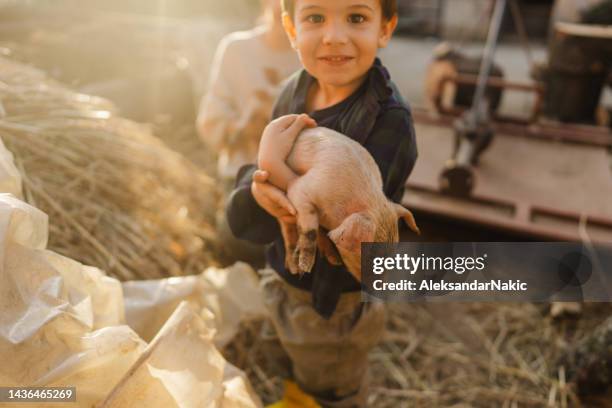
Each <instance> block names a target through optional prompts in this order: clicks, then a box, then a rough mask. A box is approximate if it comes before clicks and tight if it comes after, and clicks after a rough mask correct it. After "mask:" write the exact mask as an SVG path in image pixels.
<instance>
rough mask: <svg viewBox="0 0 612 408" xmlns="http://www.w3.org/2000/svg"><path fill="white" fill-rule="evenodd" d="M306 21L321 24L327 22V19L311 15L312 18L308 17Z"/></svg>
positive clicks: (318, 15)
mask: <svg viewBox="0 0 612 408" xmlns="http://www.w3.org/2000/svg"><path fill="white" fill-rule="evenodd" d="M306 21H308V22H309V23H313V24H320V23H322V22H323V21H325V19H324V18H323V16H322V15H320V14H311V15H310V16H308V17H306Z"/></svg>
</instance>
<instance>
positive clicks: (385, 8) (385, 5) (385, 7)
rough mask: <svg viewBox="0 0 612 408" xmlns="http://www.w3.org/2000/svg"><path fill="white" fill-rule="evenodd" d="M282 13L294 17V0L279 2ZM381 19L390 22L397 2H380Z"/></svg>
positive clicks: (390, 0) (384, 0)
mask: <svg viewBox="0 0 612 408" xmlns="http://www.w3.org/2000/svg"><path fill="white" fill-rule="evenodd" d="M281 3H282V5H283V11H285V12H287V13H288V14H289V15H290V16H291V17H292V18H293V16H294V15H295V14H294V13H295V0H281ZM380 6H381V7H382V14H383V17H384V18H385V19H387V20H391V19H392V18H393V16H394V15H396V14H397V0H380Z"/></svg>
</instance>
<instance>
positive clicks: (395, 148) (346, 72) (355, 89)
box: [227, 0, 417, 407]
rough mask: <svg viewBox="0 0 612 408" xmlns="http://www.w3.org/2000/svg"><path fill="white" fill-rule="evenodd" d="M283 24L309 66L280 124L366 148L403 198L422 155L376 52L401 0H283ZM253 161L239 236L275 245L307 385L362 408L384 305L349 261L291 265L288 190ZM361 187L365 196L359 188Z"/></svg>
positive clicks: (326, 399)
mask: <svg viewBox="0 0 612 408" xmlns="http://www.w3.org/2000/svg"><path fill="white" fill-rule="evenodd" d="M282 3H283V10H284V15H283V22H284V26H285V30H286V32H287V35H288V36H289V39H290V40H291V43H292V45H293V47H294V48H295V49H296V50H297V52H298V55H299V57H300V60H301V63H302V66H303V67H304V69H303V70H301V71H299V72H297V73H296V74H294V75H293V76H292V77H291V78H290V79H289V80H288V82H287V84H286V86H285V88H284V90H283V92H282V93H281V95H280V97H279V99H278V100H277V102H276V106H275V109H274V112H273V119H276V121H275V122H274V130H275V131H277V132H279V133H281V134H285V135H287V137H293V138H295V136H296V135H297V133H299V132H300V131H301V130H303V129H304V128H305V127H309V126H314V124H315V123H316V125H318V126H323V127H327V128H330V129H333V130H335V131H337V132H340V133H342V134H344V135H346V136H347V137H350V138H352V139H354V140H355V141H357V142H358V143H360V144H361V145H363V146H364V147H365V149H366V150H367V151H368V152H369V153H370V154H371V155H372V157H373V158H374V160H375V161H376V164H377V165H378V167H379V168H380V171H381V174H382V177H383V189H384V192H385V195H386V196H387V197H388V198H390V199H391V200H393V201H395V202H400V200H401V198H402V195H403V192H404V186H405V183H406V180H407V178H408V176H409V175H410V173H411V171H412V168H413V167H414V163H415V161H416V157H417V149H416V141H415V135H414V129H413V125H412V118H411V114H410V109H409V108H408V106H407V105H406V104H405V103H404V101H403V100H402V98H401V96H400V95H399V92H398V91H397V89H396V87H395V85H394V84H393V83H392V82H391V80H390V78H389V74H388V72H387V70H386V69H385V68H384V66H383V65H382V63H381V62H380V60H379V59H378V58H377V57H376V55H377V51H378V49H379V48H383V47H385V46H386V45H387V44H388V42H389V40H390V38H391V35H392V33H393V30H394V29H395V27H396V25H397V5H396V0H333V1H330V0H283V1H282ZM266 179H267V174H265V172H262V171H257V169H256V168H255V166H250V167H244V168H242V169H241V171H240V172H239V175H238V182H237V188H236V189H235V190H234V192H233V193H232V195H231V197H230V199H229V202H228V206H227V217H228V222H229V224H230V227H231V228H232V231H233V232H234V234H235V235H236V236H237V237H238V238H242V239H247V240H250V241H252V242H256V243H262V244H268V243H272V245H270V247H269V248H268V251H267V260H268V263H269V265H270V266H271V268H272V269H273V270H274V272H272V273H268V274H266V276H265V277H264V278H263V279H262V286H263V290H264V298H265V301H266V303H267V306H268V308H269V310H270V314H271V318H272V321H273V323H274V326H275V328H276V330H277V333H278V335H279V338H280V340H281V343H282V345H283V347H284V348H285V350H286V351H287V353H288V354H289V356H290V358H291V360H292V363H293V374H294V377H295V380H296V381H297V383H298V384H299V385H300V387H301V388H302V389H303V390H305V391H306V392H308V393H310V394H311V395H313V396H314V397H315V398H316V400H317V401H318V402H319V403H320V404H321V405H323V406H326V407H327V406H329V407H362V406H365V401H366V396H367V393H366V390H367V387H366V385H367V384H366V372H367V353H368V351H369V350H370V349H371V348H372V347H374V346H375V344H376V343H377V342H378V340H379V339H380V336H381V334H382V331H383V330H384V308H383V306H382V305H380V304H373V303H368V304H365V303H361V294H360V283H359V282H358V281H357V280H356V279H355V278H353V277H352V275H351V274H350V273H349V272H348V271H347V269H346V268H345V267H344V266H332V265H330V264H328V263H327V261H326V260H325V259H324V258H322V257H319V256H318V257H317V259H316V262H315V266H314V268H313V270H312V272H311V273H310V274H306V275H304V276H303V277H301V278H300V277H298V276H295V275H292V274H291V273H290V272H289V271H288V270H287V269H286V268H285V264H284V260H285V252H284V245H283V241H282V237H281V233H280V229H279V225H278V220H283V221H285V222H295V219H294V218H295V217H294V210H293V209H292V208H291V205H290V204H289V202H288V201H287V200H286V197H285V196H284V192H283V191H282V190H279V189H278V188H276V187H274V186H273V185H272V184H270V183H267V182H266ZM355 194H359V192H358V191H356V192H355Z"/></svg>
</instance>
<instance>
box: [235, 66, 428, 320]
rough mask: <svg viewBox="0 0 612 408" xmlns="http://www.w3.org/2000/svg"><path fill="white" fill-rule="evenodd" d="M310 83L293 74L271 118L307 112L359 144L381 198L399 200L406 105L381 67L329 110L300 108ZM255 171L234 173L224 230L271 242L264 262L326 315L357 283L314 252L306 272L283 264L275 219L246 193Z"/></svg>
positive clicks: (408, 138) (408, 131) (408, 140)
mask: <svg viewBox="0 0 612 408" xmlns="http://www.w3.org/2000/svg"><path fill="white" fill-rule="evenodd" d="M314 81H316V79H315V78H313V77H312V76H311V75H310V74H308V72H307V71H306V70H301V71H299V72H297V73H296V74H294V75H293V76H292V77H291V78H290V79H289V80H288V82H287V85H286V86H285V88H284V89H283V91H282V93H281V95H280V97H279V99H278V100H277V102H276V105H275V108H274V111H273V118H272V119H276V118H278V117H281V116H284V115H289V114H300V113H308V114H309V115H310V116H311V117H312V118H313V119H315V120H316V121H317V124H318V125H319V126H323V127H327V128H330V129H333V130H335V131H337V132H340V133H342V134H344V135H346V136H348V137H350V138H352V139H354V140H355V141H357V142H359V143H360V144H361V145H363V146H364V147H365V148H366V150H368V152H369V153H370V154H371V155H372V157H373V158H374V160H375V161H376V164H377V165H378V167H379V168H380V171H381V174H382V178H383V189H384V192H385V194H386V196H387V197H388V198H390V199H391V200H393V201H395V202H398V203H399V202H400V200H401V199H402V196H403V193H404V186H405V184H406V180H407V179H408V176H409V175H410V173H411V172H412V169H413V167H414V164H415V162H416V158H417V146H416V139H415V133H414V127H413V124H412V116H411V113H410V108H409V107H408V105H407V104H406V103H405V102H404V101H403V99H402V97H401V96H400V94H399V92H398V91H397V88H396V87H395V85H394V84H393V82H392V81H391V79H390V77H389V73H388V72H387V70H386V69H385V68H384V67H383V65H382V64H381V63H380V60H379V59H376V61H375V63H374V65H373V66H372V68H371V69H370V71H369V72H368V76H367V78H366V80H365V81H364V83H363V84H362V85H361V86H360V87H359V89H358V90H357V91H355V92H354V93H353V94H352V95H351V96H349V97H348V98H346V99H345V100H344V101H342V102H340V103H338V104H336V105H334V106H331V107H329V108H325V109H322V110H318V111H314V112H306V99H307V95H308V90H309V89H310V87H311V85H312V84H313V83H314ZM255 169H256V167H255V166H254V165H250V166H245V167H243V168H242V169H240V171H239V173H238V177H237V182H236V189H235V190H234V191H233V192H232V194H231V195H230V198H229V200H228V204H227V207H226V215H227V218H228V223H229V225H230V228H231V230H232V232H233V233H234V235H235V236H236V237H238V238H241V239H246V240H249V241H252V242H255V243H260V244H271V245H270V246H269V247H268V249H267V252H266V258H267V260H268V262H269V264H270V266H271V267H272V268H273V269H274V270H276V272H278V274H279V275H280V276H282V277H283V278H284V279H285V280H286V281H287V282H288V283H289V284H291V285H293V286H295V287H297V288H301V289H304V290H308V291H311V292H312V296H313V306H314V308H315V309H316V310H317V312H318V313H319V314H320V315H321V316H323V317H326V318H329V317H330V316H331V315H332V314H333V312H334V310H335V308H336V304H337V302H338V299H339V297H340V294H341V293H344V292H351V291H359V290H360V289H361V285H360V284H359V282H358V281H357V280H356V279H355V278H354V277H353V276H352V275H351V274H350V273H349V272H348V270H347V269H346V268H345V267H344V266H339V267H338V266H332V265H330V264H329V263H327V261H326V260H325V258H323V257H321V256H319V255H317V259H316V262H315V266H314V268H313V270H312V272H311V273H309V274H305V275H304V276H303V277H302V278H300V277H298V276H296V275H292V274H291V272H289V271H288V270H287V269H286V268H285V248H284V245H283V238H282V235H281V233H280V227H279V226H278V222H277V221H276V219H275V218H273V217H272V216H271V215H269V214H268V213H267V212H265V211H264V210H263V209H262V208H261V207H259V205H258V204H257V202H256V201H255V199H254V198H253V195H252V193H251V189H250V184H251V178H252V175H253V172H254V171H255ZM355 194H359V192H358V191H356V192H355Z"/></svg>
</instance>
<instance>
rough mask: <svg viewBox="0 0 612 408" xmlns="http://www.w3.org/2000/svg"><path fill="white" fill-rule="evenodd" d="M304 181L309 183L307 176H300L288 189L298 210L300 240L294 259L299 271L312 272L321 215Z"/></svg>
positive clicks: (290, 197)
mask: <svg viewBox="0 0 612 408" xmlns="http://www.w3.org/2000/svg"><path fill="white" fill-rule="evenodd" d="M302 183H308V181H306V178H305V177H302V178H300V179H299V180H298V181H297V182H296V183H295V184H294V185H292V186H291V188H290V189H289V191H288V193H287V194H288V197H289V200H291V202H292V203H293V205H294V207H295V209H296V211H297V229H298V241H297V248H296V250H295V252H294V261H295V262H296V263H297V265H298V269H299V273H300V274H304V273H306V272H310V271H311V270H312V267H313V266H314V263H315V256H316V255H317V232H318V230H319V215H318V214H317V209H316V208H315V206H314V205H313V204H312V202H311V201H310V200H309V199H308V196H307V195H306V194H304V192H303V190H302V188H301V186H302V185H304V184H302Z"/></svg>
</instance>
